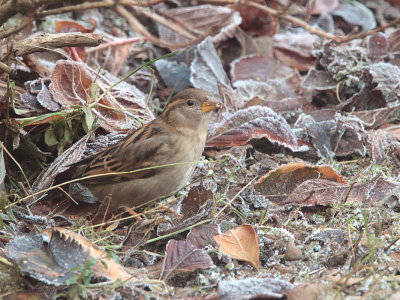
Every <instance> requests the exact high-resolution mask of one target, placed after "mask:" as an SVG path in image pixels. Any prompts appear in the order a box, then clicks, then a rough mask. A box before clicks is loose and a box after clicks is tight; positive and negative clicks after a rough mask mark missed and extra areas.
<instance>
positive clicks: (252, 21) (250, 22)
mask: <svg viewBox="0 0 400 300" xmlns="http://www.w3.org/2000/svg"><path fill="white" fill-rule="evenodd" d="M259 2H260V1H259ZM261 2H263V1H261ZM235 8H236V10H237V11H239V13H240V15H241V17H242V19H243V20H242V23H241V24H240V28H242V29H243V30H245V31H247V32H249V33H251V34H257V35H260V36H263V35H268V36H273V35H274V34H275V32H276V29H277V28H278V20H277V19H276V18H275V17H273V16H271V15H270V14H269V13H267V12H265V11H263V10H261V9H258V8H255V7H252V6H250V5H246V4H245V3H240V5H238V6H236V7H235Z"/></svg>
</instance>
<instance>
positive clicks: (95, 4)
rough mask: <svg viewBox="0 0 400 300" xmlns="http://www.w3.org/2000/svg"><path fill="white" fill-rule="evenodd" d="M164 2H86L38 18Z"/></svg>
mask: <svg viewBox="0 0 400 300" xmlns="http://www.w3.org/2000/svg"><path fill="white" fill-rule="evenodd" d="M164 1H165V0H147V1H143V0H142V1H132V0H121V1H112V2H110V1H99V2H85V3H82V4H78V5H71V6H64V7H60V8H55V9H49V10H45V11H43V12H41V13H39V14H38V16H39V17H45V16H49V15H58V14H64V13H68V12H73V11H81V10H87V9H92V8H106V7H113V6H114V5H116V3H119V4H121V5H127V6H142V7H147V6H152V5H155V4H157V3H161V2H164Z"/></svg>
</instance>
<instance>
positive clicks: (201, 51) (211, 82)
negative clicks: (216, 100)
mask: <svg viewBox="0 0 400 300" xmlns="http://www.w3.org/2000/svg"><path fill="white" fill-rule="evenodd" d="M190 82H191V83H192V84H193V86H194V87H197V88H203V89H205V90H207V91H209V92H210V93H212V94H213V96H215V97H218V96H219V95H218V94H217V91H218V82H220V83H222V84H224V85H226V86H230V82H229V79H228V76H227V75H226V73H225V70H224V68H223V66H222V63H221V60H220V58H219V56H218V54H217V51H216V50H215V47H214V45H213V44H212V40H211V38H210V37H208V38H206V39H205V40H204V41H203V42H201V43H200V44H198V45H197V46H196V50H195V56H194V60H193V62H192V63H191V65H190Z"/></svg>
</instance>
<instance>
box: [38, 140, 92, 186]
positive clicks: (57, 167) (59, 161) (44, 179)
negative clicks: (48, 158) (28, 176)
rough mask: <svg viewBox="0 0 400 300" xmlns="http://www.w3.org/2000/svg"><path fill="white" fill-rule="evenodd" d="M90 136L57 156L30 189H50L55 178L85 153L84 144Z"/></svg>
mask: <svg viewBox="0 0 400 300" xmlns="http://www.w3.org/2000/svg"><path fill="white" fill-rule="evenodd" d="M89 137H90V135H88V134H87V135H85V136H84V137H83V138H81V139H80V140H79V141H77V142H76V143H75V144H74V145H72V146H71V147H69V148H68V149H67V150H66V151H64V153H62V154H61V155H59V156H58V157H57V158H56V159H55V160H54V161H53V162H52V163H51V165H50V166H49V167H48V168H47V169H46V170H44V171H42V173H40V175H39V176H38V177H37V178H36V181H35V182H34V184H33V186H32V188H33V190H34V191H35V192H37V191H41V190H43V189H46V188H48V187H50V186H51V185H52V184H53V181H54V179H55V178H56V176H57V175H58V174H60V173H62V172H64V171H66V170H68V169H69V168H70V165H71V164H73V163H75V162H77V161H79V160H80V159H81V157H82V155H83V153H84V152H85V149H86V143H87V141H88V140H89Z"/></svg>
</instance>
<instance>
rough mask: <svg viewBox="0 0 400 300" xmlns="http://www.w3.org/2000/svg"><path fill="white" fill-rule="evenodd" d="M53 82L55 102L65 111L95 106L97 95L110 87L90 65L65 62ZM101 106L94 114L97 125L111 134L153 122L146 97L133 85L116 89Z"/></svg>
mask: <svg viewBox="0 0 400 300" xmlns="http://www.w3.org/2000/svg"><path fill="white" fill-rule="evenodd" d="M51 81H52V83H51V85H50V92H51V94H52V96H53V99H54V100H55V101H56V102H57V103H59V104H60V105H61V106H62V107H65V108H70V107H71V106H74V105H80V106H87V105H89V104H93V103H94V101H97V96H96V92H97V93H98V94H99V95H100V94H102V93H103V92H104V91H106V90H107V89H108V88H109V87H110V86H111V83H110V82H109V81H108V80H107V79H105V78H104V77H102V76H101V75H98V74H97V72H95V71H94V70H92V69H91V68H89V67H88V66H87V65H85V64H83V63H78V62H73V61H66V60H63V61H59V62H58V63H57V65H56V67H55V68H54V71H53V73H52V75H51ZM125 85H127V84H126V83H125ZM128 86H129V85H128ZM98 103H99V104H100V106H97V105H95V106H94V107H93V108H92V109H91V110H92V113H93V114H94V115H95V116H96V117H97V118H98V124H99V125H100V126H101V127H103V128H104V129H106V130H107V131H109V132H113V131H125V132H126V131H128V129H132V128H133V129H135V128H138V127H139V124H141V123H142V122H143V121H145V122H146V121H150V120H151V119H153V115H152V113H151V112H150V111H149V109H148V107H147V106H146V103H145V97H144V94H143V93H142V92H140V91H139V90H138V89H136V88H135V87H134V86H129V88H128V87H126V88H124V87H122V88H121V85H120V86H118V87H114V88H113V89H112V90H111V91H109V93H107V94H106V95H105V96H104V97H103V98H102V99H100V100H99V101H98ZM130 111H135V113H131V112H130Z"/></svg>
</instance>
